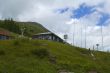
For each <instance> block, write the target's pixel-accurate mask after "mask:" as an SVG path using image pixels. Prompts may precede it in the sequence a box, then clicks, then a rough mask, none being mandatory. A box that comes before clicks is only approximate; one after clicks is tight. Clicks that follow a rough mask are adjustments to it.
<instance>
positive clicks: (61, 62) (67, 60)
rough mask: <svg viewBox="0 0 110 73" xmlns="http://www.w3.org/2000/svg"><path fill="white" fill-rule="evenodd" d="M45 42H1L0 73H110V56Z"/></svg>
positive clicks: (26, 40)
mask: <svg viewBox="0 0 110 73" xmlns="http://www.w3.org/2000/svg"><path fill="white" fill-rule="evenodd" d="M92 53H93V54H94V56H95V58H93V57H92V56H91V54H90V51H88V50H86V49H83V48H78V47H73V46H70V45H68V44H62V43H58V42H52V41H46V40H28V39H18V40H6V41H0V73H59V71H63V72H71V73H93V72H94V73H110V54H109V53H104V52H97V51H92Z"/></svg>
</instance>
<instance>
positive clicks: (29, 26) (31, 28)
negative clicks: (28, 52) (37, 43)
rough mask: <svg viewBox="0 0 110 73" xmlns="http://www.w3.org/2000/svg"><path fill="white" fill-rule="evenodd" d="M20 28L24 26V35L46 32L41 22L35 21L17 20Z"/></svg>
mask: <svg viewBox="0 0 110 73" xmlns="http://www.w3.org/2000/svg"><path fill="white" fill-rule="evenodd" d="M18 24H19V25H20V28H26V30H25V35H27V36H32V35H33V34H37V33H42V32H48V30H47V29H46V28H44V27H43V26H42V25H41V24H39V23H36V22H18Z"/></svg>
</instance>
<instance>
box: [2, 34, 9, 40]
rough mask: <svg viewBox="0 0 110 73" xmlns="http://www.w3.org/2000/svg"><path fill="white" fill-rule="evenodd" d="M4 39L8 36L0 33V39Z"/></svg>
mask: <svg viewBox="0 0 110 73" xmlns="http://www.w3.org/2000/svg"><path fill="white" fill-rule="evenodd" d="M6 39H9V37H8V36H5V35H0V40H6Z"/></svg>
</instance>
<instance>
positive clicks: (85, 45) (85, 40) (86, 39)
mask: <svg viewBox="0 0 110 73" xmlns="http://www.w3.org/2000/svg"><path fill="white" fill-rule="evenodd" d="M86 41H87V39H86V24H85V48H86Z"/></svg>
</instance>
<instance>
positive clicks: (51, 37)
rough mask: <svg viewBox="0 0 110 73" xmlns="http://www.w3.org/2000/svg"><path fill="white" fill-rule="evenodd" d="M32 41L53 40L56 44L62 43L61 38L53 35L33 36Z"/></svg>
mask: <svg viewBox="0 0 110 73" xmlns="http://www.w3.org/2000/svg"><path fill="white" fill-rule="evenodd" d="M33 39H42V40H53V41H58V42H63V40H62V39H61V38H59V37H58V36H56V35H54V34H41V35H34V36H33Z"/></svg>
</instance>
